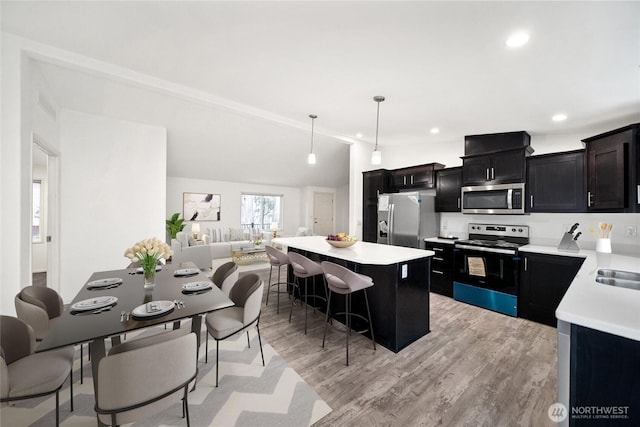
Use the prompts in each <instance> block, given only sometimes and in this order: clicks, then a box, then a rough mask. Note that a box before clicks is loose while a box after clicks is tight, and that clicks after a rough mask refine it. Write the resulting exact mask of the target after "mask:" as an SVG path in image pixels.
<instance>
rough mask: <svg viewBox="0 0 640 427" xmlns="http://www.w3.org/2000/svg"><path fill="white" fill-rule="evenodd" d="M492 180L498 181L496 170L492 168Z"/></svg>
mask: <svg viewBox="0 0 640 427" xmlns="http://www.w3.org/2000/svg"><path fill="white" fill-rule="evenodd" d="M491 179H492V180H494V179H496V170H495V169H494V168H491Z"/></svg>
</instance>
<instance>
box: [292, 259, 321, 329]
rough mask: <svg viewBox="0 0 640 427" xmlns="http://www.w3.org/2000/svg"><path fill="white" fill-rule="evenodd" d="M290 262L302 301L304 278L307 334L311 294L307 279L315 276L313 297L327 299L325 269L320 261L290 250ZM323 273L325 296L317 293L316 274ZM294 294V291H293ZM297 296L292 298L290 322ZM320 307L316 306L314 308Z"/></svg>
mask: <svg viewBox="0 0 640 427" xmlns="http://www.w3.org/2000/svg"><path fill="white" fill-rule="evenodd" d="M289 262H290V263H291V267H292V268H293V275H294V276H295V288H297V289H298V296H299V297H300V301H302V294H301V293H300V282H299V280H300V279H304V334H305V335H306V334H307V306H308V305H309V304H308V303H307V298H308V294H309V288H308V286H307V281H308V280H309V277H312V278H313V294H312V295H311V298H313V299H314V300H318V299H319V300H322V301H325V302H326V301H327V299H328V295H327V287H326V286H324V274H323V273H324V271H323V270H322V265H320V263H319V262H315V261H312V260H310V259H309V258H307V257H306V256H304V255H300V254H299V253H297V252H289ZM318 275H322V278H323V287H324V297H322V296H320V295H316V276H318ZM291 295H293V291H292V292H291ZM294 301H295V298H293V299H292V300H291V309H290V310H289V323H291V315H292V314H293V303H294ZM316 308H318V307H317V306H314V307H313V309H314V311H315V309H316Z"/></svg>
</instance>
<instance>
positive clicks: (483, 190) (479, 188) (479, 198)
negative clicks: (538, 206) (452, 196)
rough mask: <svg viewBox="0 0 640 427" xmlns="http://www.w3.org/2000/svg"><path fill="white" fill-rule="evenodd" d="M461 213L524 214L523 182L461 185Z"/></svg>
mask: <svg viewBox="0 0 640 427" xmlns="http://www.w3.org/2000/svg"><path fill="white" fill-rule="evenodd" d="M462 213H463V214H511V215H522V214H524V213H525V212H524V183H517V184H495V185H475V186H469V187H462Z"/></svg>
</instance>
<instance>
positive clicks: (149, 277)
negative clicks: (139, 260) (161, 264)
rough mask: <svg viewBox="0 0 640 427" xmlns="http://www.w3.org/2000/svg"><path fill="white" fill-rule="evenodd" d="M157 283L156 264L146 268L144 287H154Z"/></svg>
mask: <svg viewBox="0 0 640 427" xmlns="http://www.w3.org/2000/svg"><path fill="white" fill-rule="evenodd" d="M155 285H156V266H155V265H154V266H153V267H152V268H150V269H148V270H144V288H145V289H153V287H154V286H155Z"/></svg>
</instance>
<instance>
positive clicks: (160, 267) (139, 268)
mask: <svg viewBox="0 0 640 427" xmlns="http://www.w3.org/2000/svg"><path fill="white" fill-rule="evenodd" d="M156 271H162V266H161V265H159V264H158V265H156ZM136 273H140V274H142V273H144V270H143V269H142V267H138V268H136Z"/></svg>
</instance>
